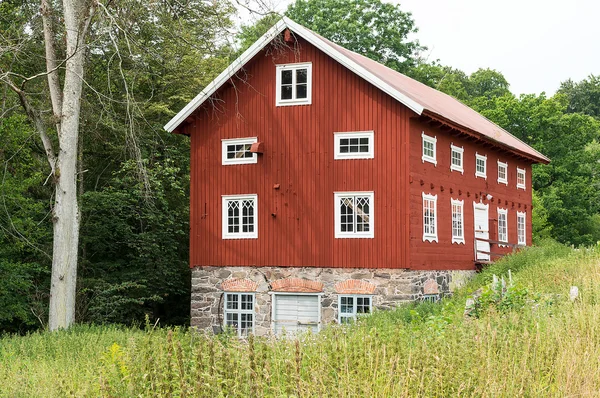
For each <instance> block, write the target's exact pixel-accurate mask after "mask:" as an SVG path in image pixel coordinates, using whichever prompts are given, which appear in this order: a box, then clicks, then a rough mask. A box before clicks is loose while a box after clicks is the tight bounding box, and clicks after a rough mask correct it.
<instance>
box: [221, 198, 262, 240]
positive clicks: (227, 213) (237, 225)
mask: <svg viewBox="0 0 600 398" xmlns="http://www.w3.org/2000/svg"><path fill="white" fill-rule="evenodd" d="M257 203H258V196H257V195H231V196H223V239H256V238H258V208H257V207H258V206H257Z"/></svg>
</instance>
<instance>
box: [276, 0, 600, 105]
mask: <svg viewBox="0 0 600 398" xmlns="http://www.w3.org/2000/svg"><path fill="white" fill-rule="evenodd" d="M384 1H385V0H384ZM270 2H271V3H272V4H274V6H275V7H276V8H277V11H284V10H285V9H286V7H287V5H288V4H290V3H291V2H292V1H291V0H270ZM390 2H392V3H396V4H400V5H401V9H402V10H403V11H409V12H411V13H412V15H413V18H414V20H415V24H416V26H417V27H418V28H419V32H418V33H417V34H416V35H415V36H416V38H417V39H418V40H419V41H420V42H421V44H423V45H425V46H427V47H428V48H429V51H428V54H429V59H431V60H434V59H439V60H440V61H441V62H442V63H443V64H445V65H449V66H452V67H455V68H458V69H461V70H463V71H465V72H466V73H472V72H474V71H476V70H477V69H479V68H487V67H489V68H493V69H496V70H498V71H500V72H502V74H504V76H505V77H506V79H507V80H508V82H509V83H510V85H511V86H510V88H511V91H512V92H513V93H515V94H522V93H536V94H539V93H541V92H542V91H545V92H546V93H547V94H553V93H554V92H555V91H556V89H557V88H558V87H559V85H560V82H561V81H564V80H566V79H568V78H571V79H573V80H575V81H579V80H581V79H584V78H585V77H587V76H588V75H590V74H595V75H598V74H600V1H598V0H596V1H594V0H567V1H564V0H563V1H556V0H546V1H543V0H503V1H490V0H402V1H399V0H390Z"/></svg>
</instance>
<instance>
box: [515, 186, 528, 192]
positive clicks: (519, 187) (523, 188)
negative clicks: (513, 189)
mask: <svg viewBox="0 0 600 398" xmlns="http://www.w3.org/2000/svg"><path fill="white" fill-rule="evenodd" d="M517 189H522V190H523V191H526V190H527V189H526V188H525V186H521V185H517Z"/></svg>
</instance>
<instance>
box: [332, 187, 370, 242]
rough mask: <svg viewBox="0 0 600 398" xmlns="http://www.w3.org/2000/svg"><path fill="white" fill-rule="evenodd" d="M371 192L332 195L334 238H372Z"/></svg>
mask: <svg viewBox="0 0 600 398" xmlns="http://www.w3.org/2000/svg"><path fill="white" fill-rule="evenodd" d="M373 196H374V194H373V192H337V193H335V194H334V206H335V237H336V238H373V237H374V225H373V214H374V211H373Z"/></svg>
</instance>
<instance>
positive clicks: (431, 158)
mask: <svg viewBox="0 0 600 398" xmlns="http://www.w3.org/2000/svg"><path fill="white" fill-rule="evenodd" d="M421 138H422V156H421V160H422V161H423V163H425V162H429V163H433V164H435V165H437V160H436V151H435V146H436V143H437V138H436V137H430V136H428V135H426V134H425V132H423V133H421Z"/></svg>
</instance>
